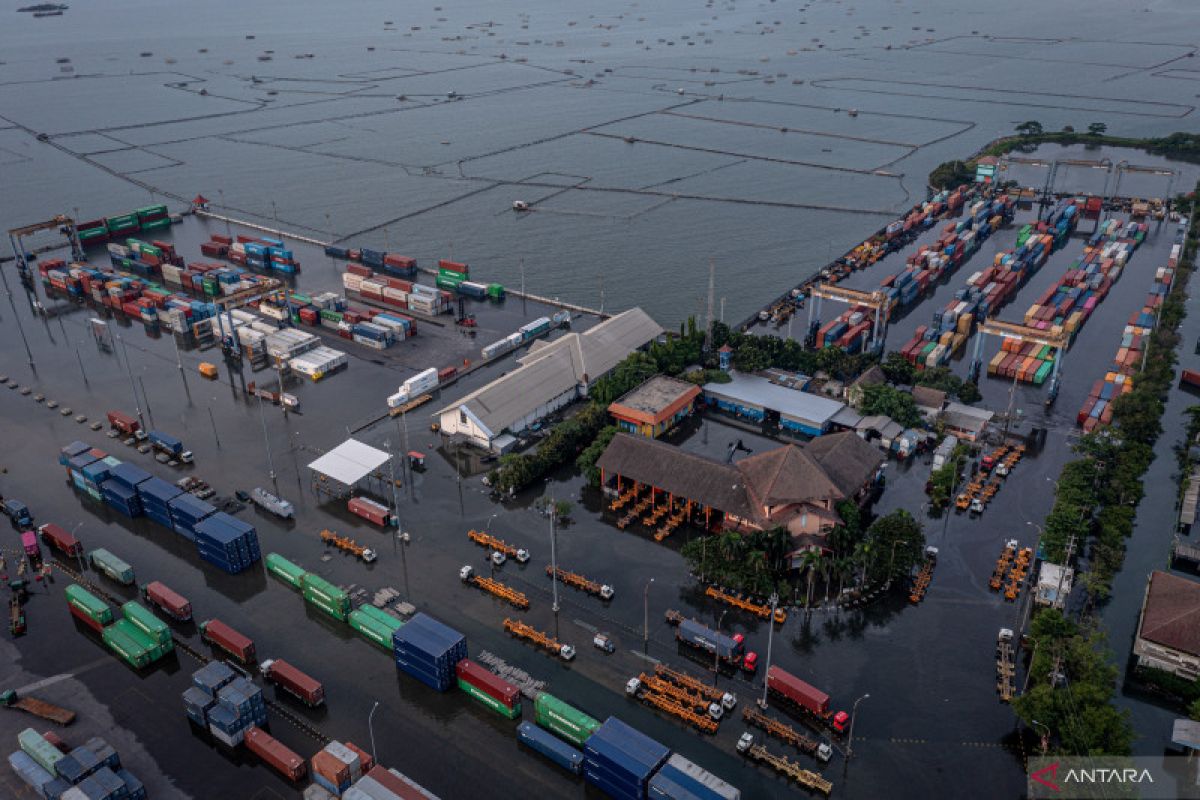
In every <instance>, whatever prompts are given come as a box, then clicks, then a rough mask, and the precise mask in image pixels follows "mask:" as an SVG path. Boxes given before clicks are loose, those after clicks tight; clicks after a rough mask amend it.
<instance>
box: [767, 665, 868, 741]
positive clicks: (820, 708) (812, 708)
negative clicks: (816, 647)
mask: <svg viewBox="0 0 1200 800" xmlns="http://www.w3.org/2000/svg"><path fill="white" fill-rule="evenodd" d="M767 689H768V690H769V691H770V692H771V694H772V695H773V696H774V697H776V698H778V699H779V700H780V701H781V705H783V706H784V707H785V708H787V709H788V710H789V711H792V712H795V713H798V714H800V715H801V716H802V717H807V718H808V719H810V720H814V721H816V722H818V723H820V724H821V725H822V726H824V727H826V728H828V729H830V730H832V731H833V732H834V733H839V734H844V733H845V732H846V726H847V725H849V724H850V715H849V714H847V713H846V712H845V711H837V712H834V711H830V710H829V695H827V694H825V693H824V692H822V691H821V690H820V689H817V688H816V687H814V686H811V685H810V684H808V683H806V682H804V681H802V680H800V679H799V678H797V677H796V676H795V675H793V674H791V673H790V672H787V671H786V670H783V669H780V668H779V667H777V666H775V665H774V664H772V665H771V667H770V669H768V670H767Z"/></svg>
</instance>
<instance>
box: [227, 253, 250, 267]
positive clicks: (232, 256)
mask: <svg viewBox="0 0 1200 800" xmlns="http://www.w3.org/2000/svg"><path fill="white" fill-rule="evenodd" d="M229 260H230V261H232V262H233V263H235V264H240V265H242V266H245V264H246V254H245V253H239V252H238V251H237V250H231V251H230V252H229Z"/></svg>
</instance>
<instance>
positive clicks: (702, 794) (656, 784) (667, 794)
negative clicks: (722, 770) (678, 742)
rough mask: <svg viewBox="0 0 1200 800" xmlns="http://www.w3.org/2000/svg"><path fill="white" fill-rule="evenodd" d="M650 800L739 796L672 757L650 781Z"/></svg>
mask: <svg viewBox="0 0 1200 800" xmlns="http://www.w3.org/2000/svg"><path fill="white" fill-rule="evenodd" d="M648 795H649V797H650V798H651V800H699V799H701V798H703V800H741V797H742V793H741V791H740V790H738V789H736V788H734V787H733V786H731V785H730V784H728V783H726V782H725V781H723V780H721V779H720V778H718V777H717V776H716V775H713V774H712V773H711V772H709V771H708V770H706V769H704V768H703V767H700V766H699V765H697V764H694V763H692V762H691V761H688V760H687V759H686V758H684V757H683V756H681V755H679V754H678V753H675V754H673V755H672V756H671V757H670V758H669V759H667V763H666V764H663V766H662V769H660V770H659V771H658V772H657V773H655V775H654V777H653V778H651V779H650V784H649V786H648Z"/></svg>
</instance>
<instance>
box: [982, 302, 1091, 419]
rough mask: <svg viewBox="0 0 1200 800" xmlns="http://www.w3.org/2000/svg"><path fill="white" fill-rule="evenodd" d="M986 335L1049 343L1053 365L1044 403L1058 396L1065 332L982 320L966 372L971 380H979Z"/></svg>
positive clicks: (1065, 346)
mask: <svg viewBox="0 0 1200 800" xmlns="http://www.w3.org/2000/svg"><path fill="white" fill-rule="evenodd" d="M988 335H992V336H999V337H1001V338H1003V339H1015V340H1017V341H1018V342H1033V343H1034V344H1041V345H1049V346H1050V347H1053V348H1054V350H1055V354H1054V367H1053V368H1052V371H1051V373H1050V388H1049V392H1048V394H1047V395H1046V404H1047V405H1050V404H1051V403H1053V402H1054V399H1055V398H1056V397H1058V380H1059V376H1058V373H1059V371H1060V370H1061V369H1062V362H1063V356H1064V355H1065V354H1066V352H1067V345H1068V344H1069V342H1070V338H1069V337H1068V336H1067V334H1066V333H1051V332H1049V331H1040V330H1038V329H1036V328H1029V327H1026V326H1025V325H1017V324H1016V323H1012V322H1002V321H1000V320H998V319H988V320H984V321H983V323H981V324H980V326H979V330H978V335H977V336H976V337H975V350H974V353H973V354H972V356H971V367H970V371H969V373H968V375H969V377H970V379H971V380H972V381H978V380H979V374H980V372H981V370H982V369H983V344H984V340H985V339H986V338H987V337H988Z"/></svg>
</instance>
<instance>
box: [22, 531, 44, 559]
mask: <svg viewBox="0 0 1200 800" xmlns="http://www.w3.org/2000/svg"><path fill="white" fill-rule="evenodd" d="M21 549H22V550H24V551H25V555H26V556H28V557H29V558H31V559H33V560H35V561H40V560H41V559H42V548H41V547H40V546H38V539H37V534H36V533H34V532H33V531H22V533H21Z"/></svg>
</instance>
